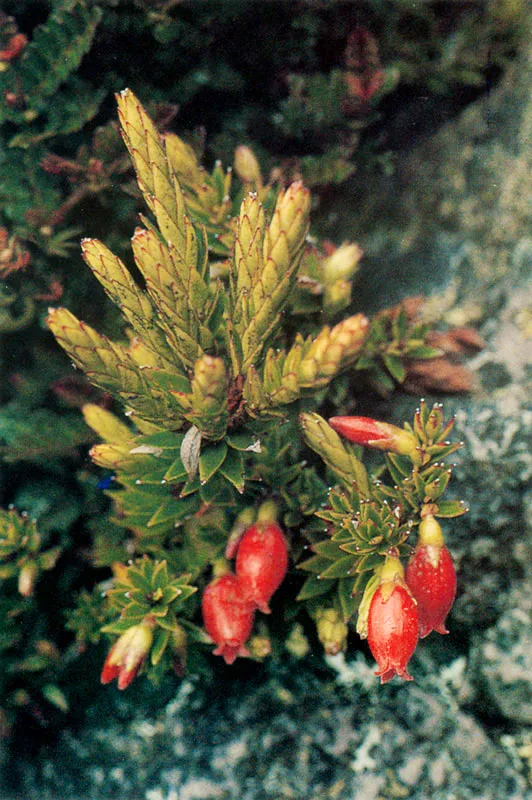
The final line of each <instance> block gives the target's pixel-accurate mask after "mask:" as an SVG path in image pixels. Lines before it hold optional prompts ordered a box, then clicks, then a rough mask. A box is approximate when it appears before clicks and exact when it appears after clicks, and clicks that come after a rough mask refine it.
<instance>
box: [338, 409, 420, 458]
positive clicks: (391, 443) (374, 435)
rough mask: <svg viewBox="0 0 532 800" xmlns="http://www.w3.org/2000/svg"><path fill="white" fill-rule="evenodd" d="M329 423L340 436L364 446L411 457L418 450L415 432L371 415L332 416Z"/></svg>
mask: <svg viewBox="0 0 532 800" xmlns="http://www.w3.org/2000/svg"><path fill="white" fill-rule="evenodd" d="M329 425H330V426H331V428H332V429H333V430H335V431H336V432H337V433H339V434H340V436H343V437H344V438H345V439H348V440H349V441H350V442H354V443H355V444H360V445H363V446H364V447H373V448H374V449H375V450H387V451H388V452H390V453H398V454H399V455H402V456H411V457H414V456H415V454H416V451H417V446H418V443H417V440H416V437H415V436H414V434H413V433H410V431H407V430H404V428H398V427H397V425H390V424H389V423H388V422H379V421H378V420H376V419H372V418H371V417H331V418H330V420H329Z"/></svg>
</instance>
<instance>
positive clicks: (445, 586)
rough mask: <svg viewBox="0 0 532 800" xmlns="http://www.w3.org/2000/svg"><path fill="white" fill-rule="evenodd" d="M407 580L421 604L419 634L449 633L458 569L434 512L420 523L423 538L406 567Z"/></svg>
mask: <svg viewBox="0 0 532 800" xmlns="http://www.w3.org/2000/svg"><path fill="white" fill-rule="evenodd" d="M406 582H407V584H408V587H409V589H410V591H411V592H412V594H413V595H414V597H415V598H416V600H417V604H418V616H419V636H420V638H421V639H423V638H424V637H425V636H428V635H429V633H430V632H431V631H436V632H437V633H449V631H448V630H447V628H446V627H445V619H446V617H447V614H448V613H449V611H450V610H451V608H452V605H453V603H454V598H455V596H456V571H455V568H454V564H453V560H452V558H451V554H450V553H449V551H448V550H447V548H446V547H445V545H444V543H443V534H442V532H441V527H440V525H439V523H438V522H437V521H436V520H435V519H434V517H432V516H428V517H425V519H423V520H422V521H421V523H420V525H419V541H418V544H417V546H416V549H415V551H414V554H413V556H412V558H411V559H410V561H409V563H408V565H407V568H406Z"/></svg>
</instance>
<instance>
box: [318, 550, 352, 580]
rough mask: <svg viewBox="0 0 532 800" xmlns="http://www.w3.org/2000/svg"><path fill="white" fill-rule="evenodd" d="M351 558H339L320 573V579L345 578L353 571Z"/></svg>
mask: <svg viewBox="0 0 532 800" xmlns="http://www.w3.org/2000/svg"><path fill="white" fill-rule="evenodd" d="M355 563H356V562H355V560H354V559H353V556H351V555H347V556H341V557H340V558H338V559H337V560H336V561H333V563H332V564H331V565H330V566H329V567H327V569H324V570H323V572H322V573H321V578H324V579H325V578H346V577H347V576H348V574H349V572H350V571H352V570H353V568H354V565H355Z"/></svg>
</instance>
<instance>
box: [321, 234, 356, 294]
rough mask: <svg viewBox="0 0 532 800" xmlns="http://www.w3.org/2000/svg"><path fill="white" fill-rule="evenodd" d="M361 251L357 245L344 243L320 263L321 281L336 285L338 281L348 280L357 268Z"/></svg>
mask: <svg viewBox="0 0 532 800" xmlns="http://www.w3.org/2000/svg"><path fill="white" fill-rule="evenodd" d="M362 255H363V253H362V250H361V249H360V247H359V246H358V245H357V244H353V243H351V244H349V243H347V242H346V243H344V244H343V245H341V246H340V247H337V248H336V250H334V252H333V253H332V254H331V255H330V256H328V257H327V258H324V259H323V261H322V269H323V279H324V282H325V283H327V284H328V283H336V281H338V280H344V281H348V280H350V279H351V278H352V277H353V275H354V274H355V272H356V271H357V268H358V262H359V261H360V259H361V258H362Z"/></svg>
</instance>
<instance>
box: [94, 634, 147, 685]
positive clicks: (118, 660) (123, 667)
mask: <svg viewBox="0 0 532 800" xmlns="http://www.w3.org/2000/svg"><path fill="white" fill-rule="evenodd" d="M152 643H153V625H152V624H149V623H147V622H141V623H139V624H138V625H133V626H132V627H131V628H128V630H127V631H126V632H125V633H123V634H122V635H121V636H120V638H119V639H117V641H116V642H115V643H114V645H113V646H112V647H111V649H110V650H109V653H108V654H107V658H106V659H105V663H104V665H103V669H102V674H101V678H100V680H101V682H102V683H110V682H111V681H113V680H114V679H115V678H117V679H118V688H119V689H127V687H128V686H129V684H130V683H131V682H132V681H133V680H134V679H135V678H136V677H137V675H138V673H139V671H140V668H141V667H142V665H143V663H144V661H145V659H146V656H147V655H148V653H149V652H150V649H151V646H152Z"/></svg>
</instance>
